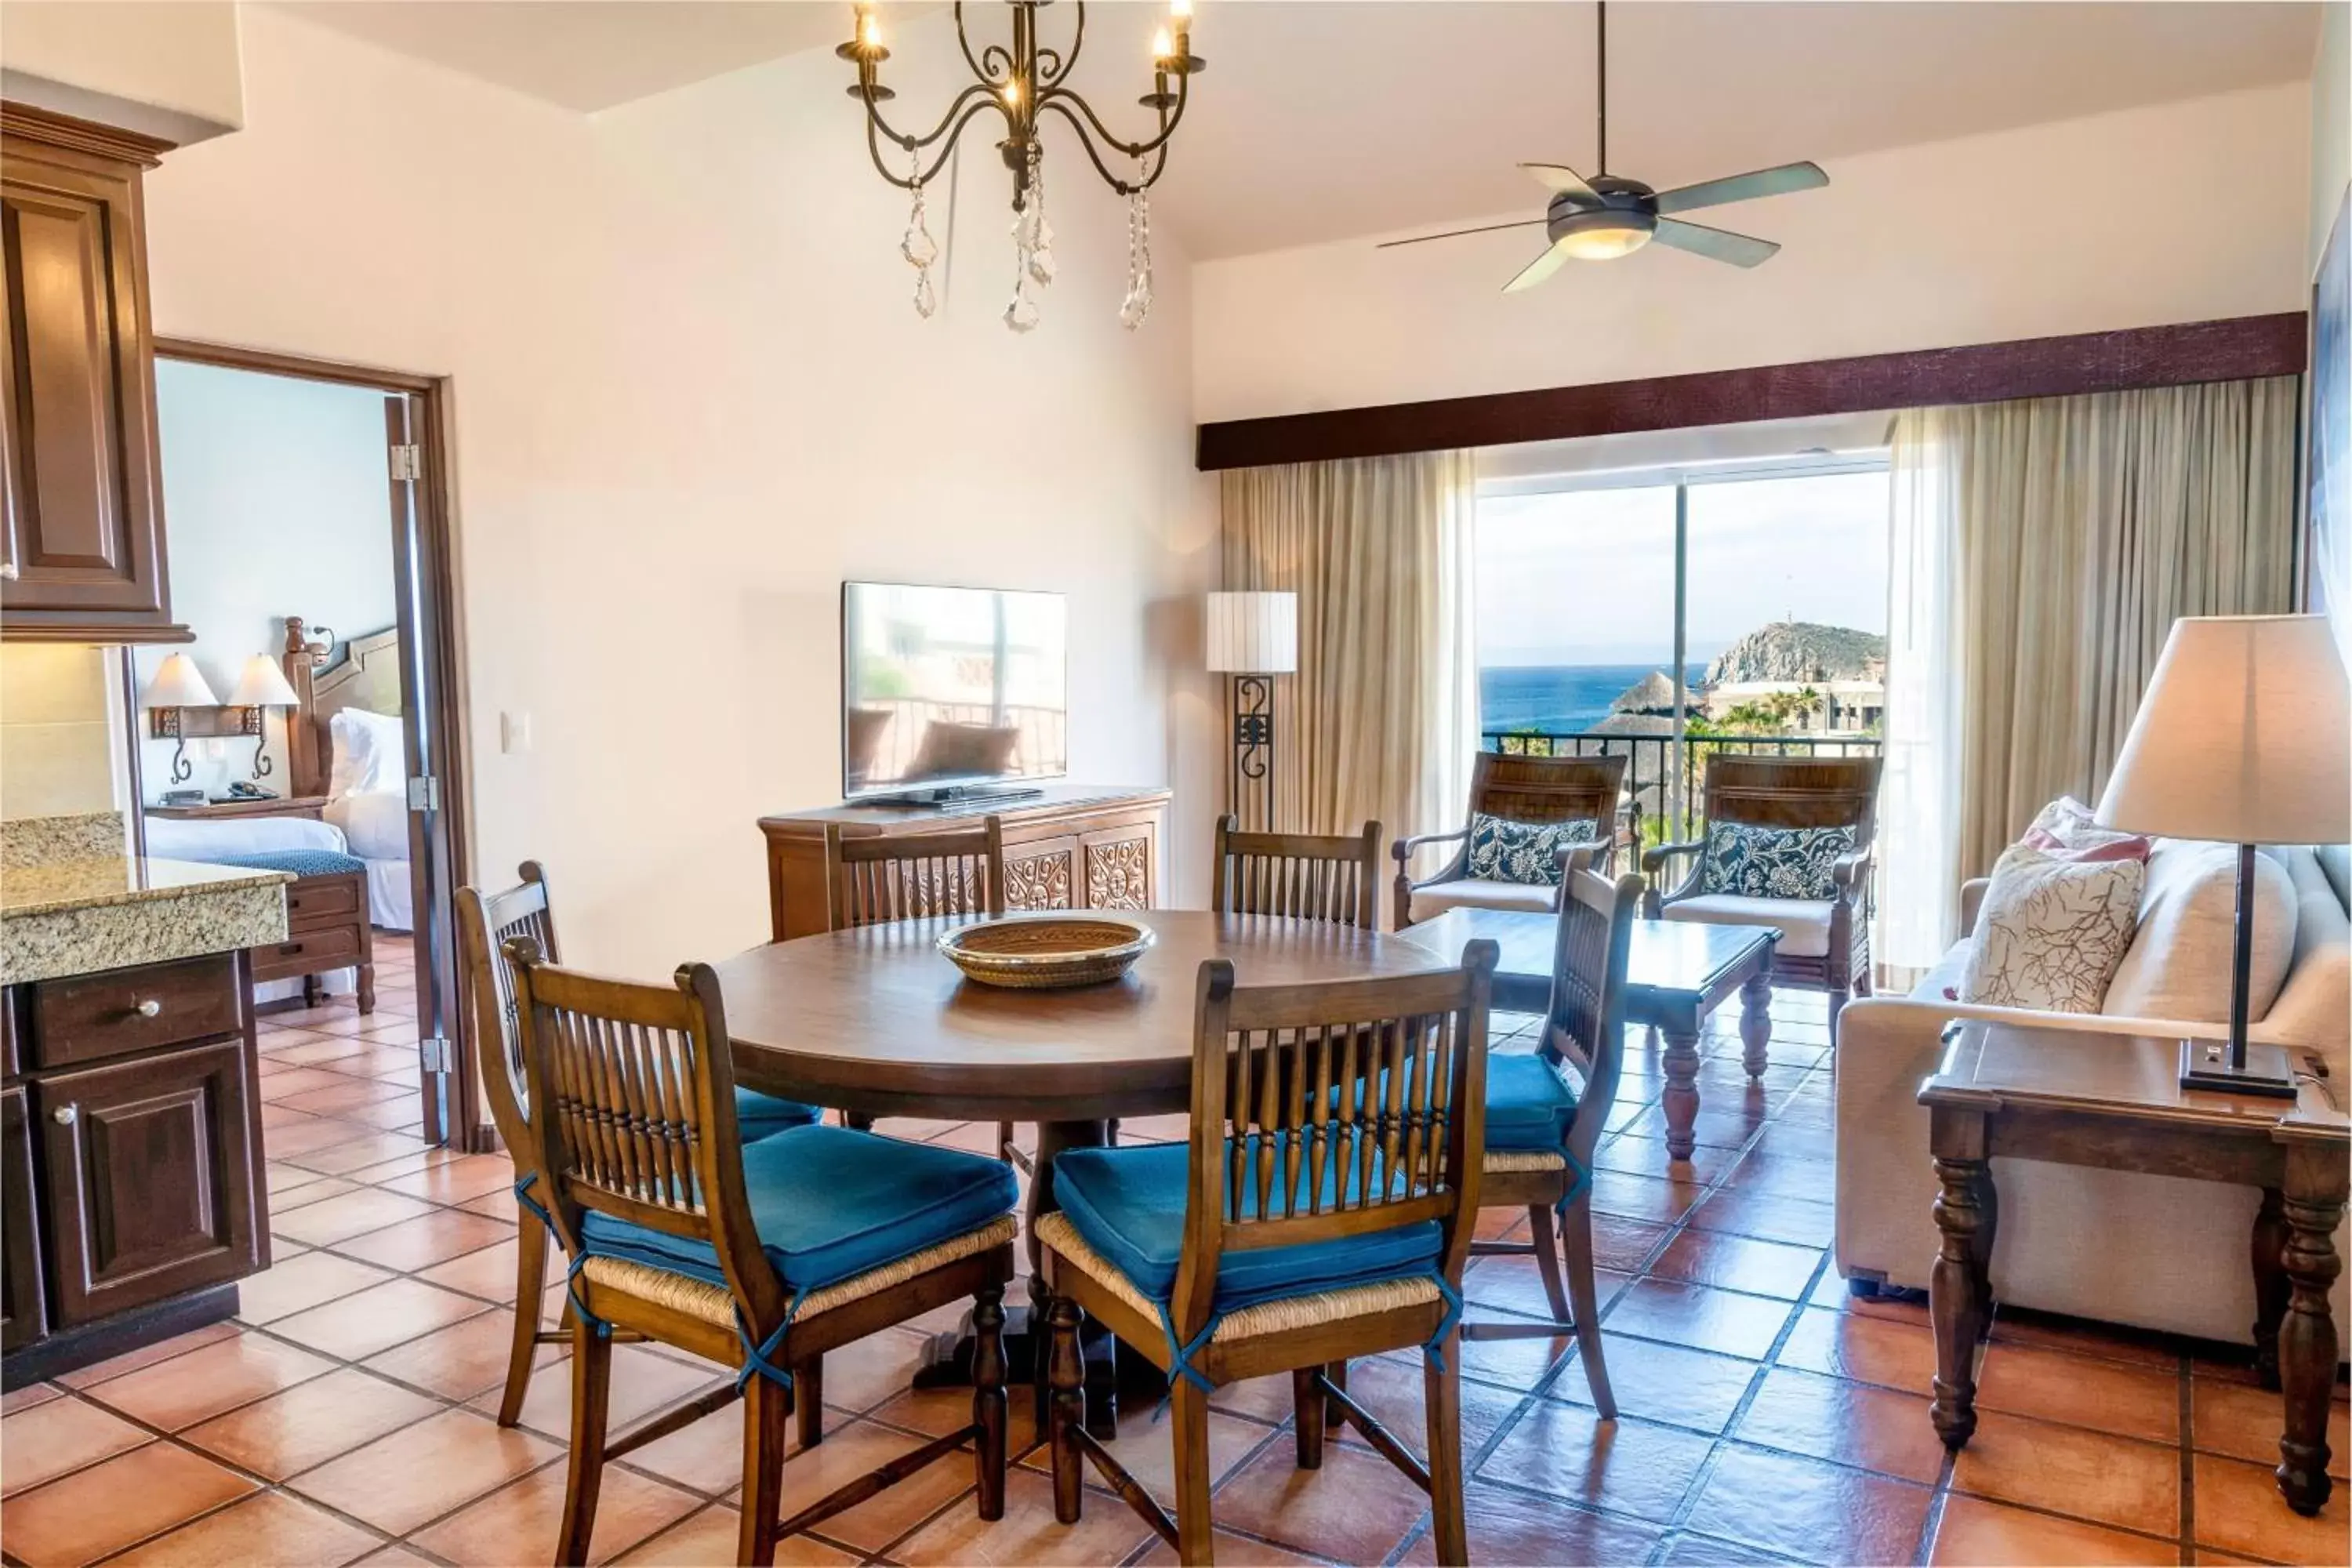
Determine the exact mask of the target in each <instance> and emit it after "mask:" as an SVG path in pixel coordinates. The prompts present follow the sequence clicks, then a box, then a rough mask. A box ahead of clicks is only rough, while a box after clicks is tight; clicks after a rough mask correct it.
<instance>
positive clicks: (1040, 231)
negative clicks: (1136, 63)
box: [834, 0, 1207, 332]
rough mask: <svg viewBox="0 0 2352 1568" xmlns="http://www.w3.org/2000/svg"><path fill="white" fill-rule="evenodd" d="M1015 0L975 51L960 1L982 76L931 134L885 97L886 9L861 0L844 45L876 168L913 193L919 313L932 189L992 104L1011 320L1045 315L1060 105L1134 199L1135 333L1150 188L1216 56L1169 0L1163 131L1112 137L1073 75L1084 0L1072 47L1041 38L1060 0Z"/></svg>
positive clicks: (1131, 322)
mask: <svg viewBox="0 0 2352 1568" xmlns="http://www.w3.org/2000/svg"><path fill="white" fill-rule="evenodd" d="M1008 3H1009V5H1010V6H1011V9H1012V12H1013V39H1012V42H1011V44H1010V45H1009V46H1008V45H1005V44H994V43H992V44H988V45H985V46H984V47H982V48H981V49H980V51H979V52H978V53H977V54H975V53H974V52H973V50H972V44H971V34H969V33H968V32H966V31H965V29H964V20H963V6H962V5H961V4H958V5H957V6H956V8H955V27H956V43H957V45H958V46H959V47H961V49H962V50H963V58H964V64H966V65H967V66H969V67H971V74H972V75H973V76H974V77H976V78H978V80H976V81H974V82H973V83H972V84H971V86H969V87H967V88H965V89H963V90H962V91H961V92H959V93H958V94H956V96H955V99H954V100H953V101H952V102H950V104H949V105H948V108H947V112H946V113H945V114H942V115H941V116H940V122H939V124H938V125H937V126H935V127H933V128H932V130H931V132H930V133H929V135H927V136H911V135H908V134H905V133H904V132H898V131H896V130H893V129H892V128H891V126H890V123H889V121H887V120H885V119H884V118H883V116H882V105H883V104H884V103H886V102H887V101H889V100H891V99H893V98H895V97H897V96H898V95H897V94H896V93H894V92H892V91H891V89H889V88H887V87H885V86H884V85H883V84H882V62H883V61H884V60H887V59H888V58H890V51H889V50H888V49H887V48H885V47H883V44H882V23H881V19H880V17H879V16H878V15H877V7H876V6H875V5H873V4H871V3H870V0H869V3H866V4H861V5H858V6H857V7H856V15H857V30H856V36H855V37H852V38H851V39H850V40H849V42H847V43H845V44H844V45H842V46H841V47H839V48H837V49H835V51H834V53H835V54H837V55H839V56H840V57H841V58H843V59H845V60H850V61H854V62H855V63H856V67H857V83H856V86H854V87H852V88H851V89H849V95H850V96H851V97H852V98H855V99H857V100H860V101H861V102H863V103H864V104H865V106H866V151H867V152H868V153H871V154H872V155H873V158H874V167H875V168H876V169H877V170H878V171H880V173H881V175H882V177H883V178H884V179H886V180H887V181H889V182H890V183H891V184H894V185H896V186H898V188H899V189H900V190H902V191H906V192H908V194H909V195H911V196H912V198H913V205H912V208H911V210H910V211H909V212H908V216H907V232H906V234H905V236H904V237H902V238H901V239H900V240H899V243H898V253H899V255H901V256H903V257H905V258H906V259H907V264H908V266H910V267H912V268H914V269H915V312H916V314H918V315H920V316H925V317H928V316H929V315H930V314H931V312H932V311H934V310H937V309H938V308H939V296H938V294H937V293H936V292H935V291H934V290H933V289H932V287H931V268H932V266H933V264H935V263H936V262H937V261H938V260H939V255H940V247H939V246H938V244H937V242H935V241H934V240H933V239H932V238H931V234H930V229H929V226H928V225H927V224H926V222H925V218H924V212H923V188H924V186H926V185H928V184H930V182H931V181H932V180H933V179H934V178H936V177H937V176H938V174H939V172H940V169H941V168H943V167H945V166H946V163H947V161H948V158H949V156H950V154H951V153H953V152H954V151H955V146H956V142H958V141H959V140H960V139H961V137H962V135H963V132H964V127H966V126H967V125H970V124H971V122H972V121H974V120H975V119H977V118H978V117H979V116H980V115H981V114H982V112H983V111H985V110H996V112H997V113H999V114H1001V115H1003V117H1004V129H1005V134H1004V140H1003V141H1002V142H998V143H997V144H996V145H997V150H998V151H999V152H1001V153H1003V155H1004V166H1005V167H1006V168H1008V169H1010V170H1012V171H1013V299H1012V302H1011V303H1009V304H1007V305H1006V306H1005V307H1004V324H1005V325H1006V326H1008V327H1010V328H1012V329H1013V331H1016V332H1025V331H1029V330H1030V329H1031V328H1033V327H1034V326H1035V325H1036V324H1037V300H1036V295H1035V293H1034V290H1035V289H1042V288H1044V287H1045V285H1046V284H1048V283H1051V282H1052V281H1053V280H1054V229H1053V226H1052V225H1051V224H1049V223H1047V222H1046V221H1045V148H1044V144H1043V141H1042V139H1041V138H1040V136H1039V132H1040V129H1041V128H1042V123H1043V117H1044V116H1045V113H1046V112H1047V111H1048V110H1051V111H1052V112H1054V113H1055V114H1058V115H1060V116H1061V117H1062V118H1063V119H1065V120H1066V121H1069V122H1070V126H1071V128H1072V129H1073V130H1074V131H1076V132H1077V138H1078V145H1079V146H1080V147H1082V148H1084V149H1085V150H1086V154H1087V161H1088V162H1089V163H1093V164H1094V166H1095V172H1096V173H1097V174H1100V175H1101V176H1102V177H1103V180H1104V182H1105V183H1106V184H1108V185H1109V186H1110V188H1111V189H1112V190H1115V191H1117V192H1118V194H1119V195H1123V196H1125V197H1126V198H1127V201H1128V212H1127V297H1126V298H1125V299H1124V300H1121V301H1120V303H1119V308H1118V319H1119V322H1120V324H1121V325H1123V326H1125V327H1126V328H1127V329H1128V330H1129V331H1133V330H1134V329H1136V328H1137V327H1139V326H1141V325H1142V324H1143V321H1144V318H1145V317H1147V316H1149V315H1150V313H1151V199H1150V195H1148V193H1149V192H1150V189H1151V187H1152V186H1153V185H1154V184H1157V183H1158V182H1159V179H1160V175H1161V174H1164V173H1165V172H1166V171H1167V168H1168V141H1169V138H1170V137H1171V136H1173V135H1174V134H1175V133H1176V127H1177V125H1178V123H1179V122H1180V121H1182V120H1183V118H1184V103H1185V99H1186V97H1187V94H1188V89H1189V88H1190V87H1191V84H1192V78H1193V77H1194V76H1196V75H1198V74H1199V73H1200V71H1201V70H1202V68H1203V67H1204V66H1205V65H1206V64H1207V62H1206V61H1204V60H1202V58H1200V57H1199V56H1198V55H1195V54H1194V53H1192V0H1170V4H1169V7H1168V20H1167V24H1166V25H1165V26H1162V27H1160V29H1159V31H1158V33H1157V34H1156V35H1155V36H1154V37H1153V38H1152V41H1151V57H1152V58H1151V69H1152V87H1151V90H1150V92H1149V93H1146V94H1145V95H1144V96H1143V97H1142V98H1141V99H1140V100H1139V102H1141V104H1142V105H1143V107H1144V108H1146V109H1148V110H1151V111H1152V113H1153V114H1154V115H1156V116H1157V117H1158V119H1159V123H1160V132H1159V134H1158V135H1156V136H1152V137H1150V138H1148V139H1146V140H1143V141H1139V142H1123V141H1121V140H1119V139H1118V137H1117V136H1114V135H1112V134H1111V132H1110V131H1109V128H1108V127H1107V126H1105V125H1104V124H1103V121H1102V117H1101V116H1100V115H1098V114H1097V113H1096V112H1095V110H1094V106H1093V105H1091V104H1089V103H1088V102H1087V100H1085V99H1084V98H1082V97H1080V96H1079V95H1078V93H1077V92H1076V90H1075V89H1072V88H1070V87H1069V86H1068V85H1066V79H1067V78H1068V77H1069V75H1070V73H1071V72H1072V71H1074V70H1075V69H1076V68H1077V64H1078V54H1079V51H1080V50H1081V49H1083V48H1084V47H1086V41H1087V7H1086V0H1076V10H1077V24H1076V29H1075V31H1074V32H1073V33H1072V34H1071V37H1070V42H1069V47H1068V48H1067V49H1066V50H1063V49H1059V48H1055V47H1050V46H1047V45H1043V44H1040V43H1039V42H1038V41H1037V13H1038V12H1039V11H1040V10H1041V9H1043V8H1044V7H1045V6H1046V5H1051V4H1052V3H1053V0H1008ZM884 142H888V143H890V145H892V146H893V147H895V148H897V149H898V151H899V152H900V153H904V154H905V156H906V173H905V174H895V173H893V172H892V171H891V168H890V165H889V163H887V162H885V161H884V158H883V154H882V145H883V143H884ZM1097 143H1099V145H1098V144H1097ZM933 149H937V151H936V152H935V153H934V152H933ZM1107 152H1108V154H1110V155H1112V156H1118V157H1124V158H1128V159H1130V160H1132V161H1133V163H1134V174H1133V177H1132V178H1129V179H1122V178H1120V177H1119V176H1118V174H1113V173H1112V172H1111V167H1110V164H1109V163H1108V162H1106V153H1107ZM927 154H928V155H929V163H928V164H927V163H926V162H925V158H926V155H927Z"/></svg>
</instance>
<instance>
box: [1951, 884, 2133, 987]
mask: <svg viewBox="0 0 2352 1568" xmlns="http://www.w3.org/2000/svg"><path fill="white" fill-rule="evenodd" d="M2146 883H2147V866H2145V865H2144V864H2142V863H2141V862H2139V861H2137V860H2069V859H2060V858H2057V857H2055V856H2052V855H2048V854H2045V853H2043V852H2042V851H2041V850H2039V849H2036V848H2034V847H2032V846H2031V845H2026V844H2012V845H2011V846H2010V847H2008V848H2007V849H2005V850H2003V851H2002V852H2001V857H2000V860H1999V861H1998V862H1996V863H1995V865H1994V866H1993V868H1992V885H1991V886H1990V887H1989V888H1988V889H1985V898H1984V908H1983V910H1982V911H1981V912H1980V913H1979V915H1978V916H1977V931H1976V941H1975V942H1974V944H1973V945H1972V946H1971V948H1970V949H1969V963H1968V967H1967V969H1966V970H1964V971H1963V972H1962V973H1961V975H1960V984H1959V998H1958V999H1959V1000H1960V1001H1962V1002H1974V1003H1981V1004H1983V1005H1987V1006H1992V1007H2032V1008H2035V1009H2037V1010H2040V1011H2042V1012H2048V1013H2096V1012H2098V1011H2099V1010H2100V1009H2101V1007H2102V1006H2103V1005H2105V1001H2106V996H2107V987H2108V985H2109V984H2111V983H2112V982H2113V981H2114V979H2115V977H2116V967H2117V966H2118V965H2119V964H2121V963H2123V959H2124V953H2125V952H2126V949H2128V948H2129V947H2130V946H2131V939H2132V932H2133V931H2134V930H2135V929H2136V928H2137V925H2138V923H2139V896H2140V889H2142V887H2143V886H2145V885H2146Z"/></svg>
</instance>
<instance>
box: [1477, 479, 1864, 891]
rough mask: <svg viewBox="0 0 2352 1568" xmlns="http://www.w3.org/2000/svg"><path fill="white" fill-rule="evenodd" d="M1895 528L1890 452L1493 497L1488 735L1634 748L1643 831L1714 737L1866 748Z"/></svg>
mask: <svg viewBox="0 0 2352 1568" xmlns="http://www.w3.org/2000/svg"><path fill="white" fill-rule="evenodd" d="M1886 531H1887V472H1886V463H1885V454H1884V453H1879V452H1868V453H1860V454H1843V455H1839V456H1834V457H1831V456H1826V455H1819V454H1816V455H1811V456H1808V457H1806V458H1801V459H1792V460H1790V461H1787V462H1774V463H1766V464H1758V463H1755V462H1742V463H1740V464H1739V465H1738V466H1737V467H1731V466H1717V467H1715V468H1675V469H1651V470H1620V471H1615V472H1610V473H1602V474H1590V475H1578V476H1571V477H1562V478H1558V479H1535V480H1529V479H1518V480H1514V481H1512V482H1511V483H1510V484H1509V485H1508V486H1507V487H1496V489H1494V490H1493V491H1491V492H1482V494H1481V496H1480V499H1479V503H1478V535H1477V557H1476V559H1477V567H1476V569H1477V579H1478V580H1477V603H1478V655H1479V683H1478V684H1479V702H1480V729H1481V731H1482V733H1483V736H1484V740H1483V744H1484V745H1485V746H1486V748H1487V749H1488V750H1490V751H1500V752H1530V753H1534V754H1538V755H1559V756H1568V755H1579V754H1593V753H1610V754H1619V755H1623V756H1625V757H1626V758H1627V759H1628V770H1627V771H1628V784H1629V785H1630V787H1631V788H1632V791H1633V801H1634V804H1635V805H1636V807H1637V808H1638V809H1639V811H1640V812H1641V814H1642V817H1643V841H1644V842H1645V843H1652V844H1654V843H1657V842H1660V841H1661V840H1662V839H1665V838H1675V839H1679V838H1683V837H1687V836H1688V835H1689V834H1690V833H1691V832H1692V831H1693V829H1694V828H1695V827H1696V823H1695V822H1694V820H1693V818H1694V816H1695V813H1696V799H1697V795H1698V793H1699V792H1698V781H1699V779H1700V777H1701V771H1702V769H1703V768H1704V766H1705V763H1706V757H1707V756H1708V755H1710V754H1712V753H1714V752H1722V751H1742V752H1746V751H1773V752H1830V753H1832V754H1835V753H1844V752H1874V751H1875V750H1876V749H1877V745H1878V736H1879V733H1880V731H1881V726H1882V724H1883V721H1884V717H1885V652H1886V648H1885V641H1886V638H1885V634H1886V537H1887V533H1886Z"/></svg>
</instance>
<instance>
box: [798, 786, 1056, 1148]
mask: <svg viewBox="0 0 2352 1568" xmlns="http://www.w3.org/2000/svg"><path fill="white" fill-rule="evenodd" d="M824 886H825V916H826V924H825V929H826V930H827V931H855V930H856V929H857V928H858V927H860V926H870V925H879V924H881V923H882V922H884V921H907V920H931V919H955V918H959V917H961V918H966V919H980V918H987V919H993V918H995V917H996V916H999V915H1002V914H1003V912H1004V823H1003V819H1002V818H1001V817H998V816H994V815H991V816H985V817H983V818H982V819H981V825H980V826H978V827H976V828H971V829H970V830H968V831H965V832H961V833H909V834H890V835H884V834H845V833H844V832H842V830H841V824H839V823H837V822H828V823H826V824H825V825H824ZM841 1120H842V1124H843V1125H844V1126H847V1127H856V1128H858V1129H860V1130H863V1129H866V1128H868V1127H871V1126H873V1125H874V1119H873V1118H872V1117H871V1116H866V1115H863V1114H858V1113H853V1112H847V1111H845V1112H843V1114H842V1118H841ZM996 1147H997V1151H998V1152H999V1153H1001V1154H1003V1157H1004V1158H1005V1160H1006V1161H1008V1162H1013V1163H1023V1164H1025V1163H1027V1162H1026V1160H1025V1159H1024V1157H1023V1156H1022V1154H1021V1152H1020V1151H1019V1150H1017V1149H1016V1148H1015V1147H1014V1145H1013V1123H1011V1122H1010V1121H1000V1122H998V1123H997V1124H996Z"/></svg>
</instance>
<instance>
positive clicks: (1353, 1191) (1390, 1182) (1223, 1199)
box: [1171, 837, 1497, 1340]
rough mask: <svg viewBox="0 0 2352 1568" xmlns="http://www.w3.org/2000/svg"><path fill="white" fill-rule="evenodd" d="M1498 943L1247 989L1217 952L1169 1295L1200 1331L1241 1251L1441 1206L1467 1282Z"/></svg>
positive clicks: (1446, 1261) (1426, 1217) (1449, 1245)
mask: <svg viewBox="0 0 2352 1568" xmlns="http://www.w3.org/2000/svg"><path fill="white" fill-rule="evenodd" d="M1374 841H1375V842H1376V841H1377V839H1376V837H1375V840H1374ZM1496 956H1497V949H1496V944H1495V943H1494V942H1488V941H1483V940H1482V941H1477V942H1471V943H1469V944H1468V946H1466V947H1465V948H1464V950H1463V954H1462V965H1461V967H1460V968H1458V969H1451V970H1443V971H1439V972H1437V973H1425V974H1409V975H1402V976H1399V977H1396V978H1392V979H1382V980H1351V981H1337V982H1328V983H1323V984H1299V985H1266V986H1247V987H1240V988H1236V987H1235V986H1234V967H1233V965H1232V963H1229V962H1227V961H1225V960H1223V959H1212V960H1210V961H1209V962H1207V963H1203V964H1202V966H1201V972H1200V982H1199V984H1200V990H1199V1000H1198V1003H1197V1005H1196V1010H1195V1015H1194V1017H1195V1023H1194V1037H1193V1047H1192V1149H1191V1160H1190V1165H1189V1174H1188V1178H1187V1181H1188V1185H1187V1188H1186V1194H1187V1203H1186V1209H1185V1216H1184V1227H1185V1230H1184V1248H1183V1258H1182V1261H1181V1264H1180V1265H1179V1266H1178V1269H1177V1277H1176V1287H1175V1294H1174V1298H1173V1300H1171V1314H1172V1316H1173V1317H1174V1319H1175V1321H1176V1325H1177V1327H1178V1329H1179V1330H1180V1331H1181V1333H1182V1334H1183V1336H1184V1337H1185V1338H1186V1339H1188V1340H1189V1339H1190V1338H1191V1337H1192V1335H1193V1334H1195V1333H1197V1332H1198V1331H1199V1330H1200V1329H1201V1327H1202V1325H1204V1324H1205V1323H1206V1322H1207V1321H1208V1317H1209V1312H1210V1309H1211V1304H1212V1302H1213V1300H1214V1297H1215V1293H1216V1279H1217V1266H1218V1260H1219V1258H1221V1257H1222V1255H1223V1253H1224V1252H1226V1251H1227V1250H1232V1251H1244V1250H1250V1249H1254V1248H1257V1247H1289V1246H1297V1245H1301V1244H1306V1243H1311V1242H1318V1241H1331V1240H1337V1239H1339V1238H1342V1237H1352V1236H1362V1235H1366V1234H1369V1233H1372V1232H1377V1231H1381V1230H1390V1229H1395V1228H1399V1227H1402V1226H1410V1225H1419V1224H1423V1223H1426V1222H1428V1221H1432V1220H1434V1221H1436V1222H1437V1223H1438V1224H1439V1226H1441V1227H1442V1229H1443V1231H1444V1238H1445V1239H1444V1251H1443V1254H1442V1258H1441V1263H1440V1268H1441V1269H1442V1270H1443V1272H1444V1275H1445V1277H1446V1278H1447V1279H1449V1280H1451V1281H1453V1282H1454V1283H1456V1284H1458V1283H1459V1282H1460V1279H1461V1277H1462V1264H1463V1260H1464V1258H1465V1257H1466V1256H1467V1253H1468V1250H1469V1244H1470V1232H1471V1228H1472V1227H1471V1226H1469V1225H1468V1224H1465V1223H1464V1221H1465V1218H1475V1215H1476V1214H1477V1209H1478V1177H1479V1171H1480V1168H1481V1161H1482V1151H1483V1150H1484V1148H1485V1145H1486V1018H1487V1008H1488V1003H1489V998H1490V996H1491V994H1492V992H1493V987H1494V973H1495V963H1496Z"/></svg>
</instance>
